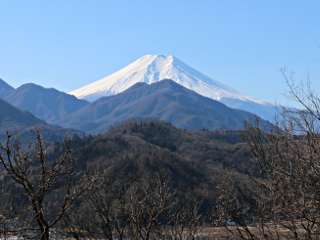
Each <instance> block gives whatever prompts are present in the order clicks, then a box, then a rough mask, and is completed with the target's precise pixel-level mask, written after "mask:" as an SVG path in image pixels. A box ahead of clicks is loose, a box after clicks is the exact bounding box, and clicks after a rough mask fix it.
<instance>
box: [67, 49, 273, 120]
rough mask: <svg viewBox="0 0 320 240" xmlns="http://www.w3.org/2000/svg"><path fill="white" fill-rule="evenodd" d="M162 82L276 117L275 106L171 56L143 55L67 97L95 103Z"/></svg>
mask: <svg viewBox="0 0 320 240" xmlns="http://www.w3.org/2000/svg"><path fill="white" fill-rule="evenodd" d="M163 79H171V80H173V81H175V82H176V83H178V84H180V85H182V86H184V87H186V88H188V89H190V90H193V91H195V92H197V93H198V94H200V95H202V96H205V97H208V98H211V99H213V100H217V101H220V102H222V103H224V104H226V105H227V106H228V107H231V108H236V109H242V110H246V111H249V112H252V113H254V114H256V115H258V116H260V117H262V118H264V119H267V120H273V119H274V116H275V115H276V114H278V108H277V106H276V105H274V104H271V103H268V102H264V101H261V100H258V99H255V98H253V97H250V96H248V95H245V94H243V93H240V92H239V91H236V90H234V89H232V88H231V87H229V86H227V85H225V84H223V83H220V82H218V81H216V80H214V79H212V78H210V77H208V76H206V75H204V74H202V73H200V72H199V71H197V70H195V69H194V68H192V67H190V66H188V65H187V64H185V63H183V62H182V61H181V60H179V59H178V58H176V57H173V56H172V55H146V56H144V57H142V58H140V59H138V60H136V61H134V62H133V63H131V64H129V65H128V66H126V67H124V68H122V69H121V70H119V71H117V72H115V73H113V74H111V75H109V76H107V77H105V78H102V79H100V80H98V81H96V82H93V83H91V84H88V85H86V86H84V87H81V88H79V89H77V90H74V91H72V92H70V93H69V94H71V95H74V96H76V97H77V98H80V99H85V100H88V101H95V100H97V99H98V98H100V97H103V96H110V95H115V94H118V93H120V92H123V91H124V90H126V89H128V88H129V87H131V86H133V85H134V84H136V83H138V82H145V83H148V84H151V83H154V82H157V81H160V80H163Z"/></svg>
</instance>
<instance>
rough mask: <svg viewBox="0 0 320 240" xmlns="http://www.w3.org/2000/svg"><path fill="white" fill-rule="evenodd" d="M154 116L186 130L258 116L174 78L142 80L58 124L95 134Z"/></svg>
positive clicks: (239, 123) (238, 124)
mask: <svg viewBox="0 0 320 240" xmlns="http://www.w3.org/2000/svg"><path fill="white" fill-rule="evenodd" d="M138 116H141V117H154V118H158V119H162V120H165V121H169V122H171V123H172V124H173V125H174V126H177V127H180V128H186V129H197V128H208V129H242V128H243V121H244V120H245V119H249V118H253V117H254V115H253V114H251V113H248V112H245V111H242V110H235V109H231V108H228V107H227V106H226V105H224V104H222V103H219V102H217V101H215V100H212V99H209V98H206V97H203V96H201V95H199V94H197V93H196V92H194V91H192V90H189V89H187V88H184V87H183V86H181V85H179V84H177V83H175V82H173V81H172V80H162V81H159V82H156V83H153V84H150V85H148V84H145V83H138V84H137V85H133V86H132V87H131V88H129V89H128V90H126V91H124V92H122V93H120V94H118V95H114V96H110V97H103V98H100V99H98V100H97V101H95V102H93V103H90V104H88V105H87V106H85V107H83V108H82V109H80V110H79V111H77V112H75V113H73V114H71V115H69V116H67V117H66V118H64V119H62V120H61V121H58V122H57V124H60V125H61V126H65V127H73V128H77V129H80V130H83V131H88V132H92V133H101V132H104V131H106V129H107V128H108V126H110V124H113V123H115V122H122V121H124V120H127V119H129V118H132V117H138Z"/></svg>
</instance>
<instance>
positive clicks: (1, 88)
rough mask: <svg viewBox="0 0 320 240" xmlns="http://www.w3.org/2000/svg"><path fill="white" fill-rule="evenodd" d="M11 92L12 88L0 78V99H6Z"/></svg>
mask: <svg viewBox="0 0 320 240" xmlns="http://www.w3.org/2000/svg"><path fill="white" fill-rule="evenodd" d="M12 90H14V88H13V87H11V86H10V85H9V84H8V83H6V82H5V81H3V80H2V79H1V78H0V98H2V99H4V98H5V97H7V96H8V95H9V94H10V92H11V91H12Z"/></svg>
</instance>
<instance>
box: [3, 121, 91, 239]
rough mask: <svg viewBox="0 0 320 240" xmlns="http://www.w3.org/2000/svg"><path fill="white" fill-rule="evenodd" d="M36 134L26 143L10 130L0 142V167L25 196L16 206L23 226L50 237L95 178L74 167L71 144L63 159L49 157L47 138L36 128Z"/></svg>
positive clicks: (61, 157)
mask: <svg viewBox="0 0 320 240" xmlns="http://www.w3.org/2000/svg"><path fill="white" fill-rule="evenodd" d="M34 136H35V141H34V142H33V143H30V144H28V145H27V146H24V145H23V144H22V143H21V142H20V141H19V139H18V138H16V137H14V136H13V135H11V134H9V133H7V138H6V141H5V143H1V144H0V150H1V153H0V167H1V172H2V173H3V174H4V178H5V179H6V180H8V181H9V182H7V185H8V184H10V186H9V187H11V188H16V189H18V190H19V192H20V193H21V195H22V200H23V201H22V202H20V203H18V204H17V205H16V206H14V207H13V208H14V209H15V210H16V211H19V213H20V214H21V219H23V220H24V221H23V228H24V229H26V230H27V229H38V230H40V236H39V238H41V239H43V240H48V239H49V233H50V229H51V228H52V227H53V226H55V225H56V224H57V223H58V222H59V221H60V220H61V219H62V218H63V216H64V215H65V214H66V212H67V211H68V210H69V208H70V207H71V206H72V204H73V203H74V201H75V200H76V199H78V198H80V197H81V196H82V195H83V194H85V193H86V192H87V191H88V190H89V189H90V188H91V187H92V185H93V184H94V182H95V181H96V177H95V176H93V177H91V178H87V177H86V174H85V173H84V172H82V171H78V170H76V169H75V168H74V167H73V158H72V155H71V153H72V151H71V149H70V148H69V147H68V146H66V149H65V151H64V153H63V154H62V155H61V156H60V158H58V159H52V160H48V159H47V154H46V146H45V141H44V140H43V138H42V135H41V130H40V129H39V128H37V127H35V131H34ZM18 197H19V195H16V198H18ZM15 202H16V201H13V202H12V204H14V203H15ZM23 203H24V204H23Z"/></svg>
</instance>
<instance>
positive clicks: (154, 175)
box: [0, 119, 250, 239]
mask: <svg viewBox="0 0 320 240" xmlns="http://www.w3.org/2000/svg"><path fill="white" fill-rule="evenodd" d="M241 133H242V132H241V131H227V130H210V131H209V130H206V129H201V130H185V129H179V128H176V127H174V126H172V125H171V123H169V122H164V121H161V120H157V119H131V120H128V121H126V122H124V123H123V124H121V125H118V126H114V127H112V128H111V129H110V130H109V131H107V132H106V133H104V134H100V135H97V136H92V135H82V136H79V135H76V134H75V135H74V136H73V137H72V138H70V139H66V140H65V141H63V142H55V143H54V144H51V143H50V142H47V141H46V139H45V138H43V135H42V131H41V129H38V128H35V129H34V131H33V135H34V137H33V139H30V140H31V142H30V144H29V145H28V144H27V141H24V140H22V139H19V136H16V135H10V134H9V133H8V135H7V141H6V142H2V145H1V150H2V153H1V162H0V164H1V192H2V194H1V201H0V211H1V212H0V214H1V216H0V224H1V231H2V233H3V234H4V233H6V234H9V233H10V234H15V235H20V236H23V237H31V236H32V237H38V238H41V239H48V238H49V232H50V234H51V235H50V237H54V236H60V237H62V236H70V237H74V238H99V239H101V238H103V239H119V238H120V239H121V238H124V237H130V238H131V239H159V238H168V239H170V237H171V238H172V237H174V238H175V239H182V238H187V239H189V238H190V239H192V238H194V237H195V236H196V235H197V234H198V235H199V234H200V233H199V229H200V228H202V227H205V226H211V223H212V222H214V219H213V218H215V217H213V215H212V210H213V209H214V206H215V202H216V199H217V197H218V196H217V193H218V191H217V186H218V184H219V183H220V179H222V176H223V175H224V169H225V168H229V167H231V166H235V167H236V169H238V170H239V171H243V169H246V168H247V167H246V165H247V164H249V159H250V153H249V151H248V148H246V147H245V144H244V142H243V141H242V139H241ZM15 231H17V232H15ZM9 236H10V235H4V236H3V237H5V238H6V237H9ZM179 236H180V237H179ZM208 236H209V235H208Z"/></svg>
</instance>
